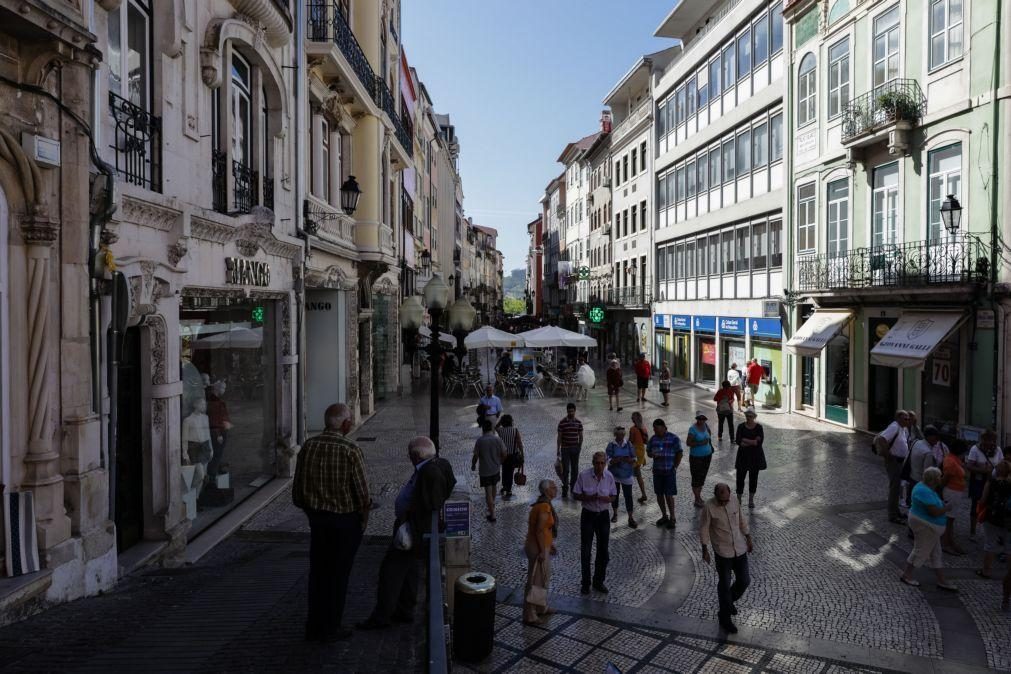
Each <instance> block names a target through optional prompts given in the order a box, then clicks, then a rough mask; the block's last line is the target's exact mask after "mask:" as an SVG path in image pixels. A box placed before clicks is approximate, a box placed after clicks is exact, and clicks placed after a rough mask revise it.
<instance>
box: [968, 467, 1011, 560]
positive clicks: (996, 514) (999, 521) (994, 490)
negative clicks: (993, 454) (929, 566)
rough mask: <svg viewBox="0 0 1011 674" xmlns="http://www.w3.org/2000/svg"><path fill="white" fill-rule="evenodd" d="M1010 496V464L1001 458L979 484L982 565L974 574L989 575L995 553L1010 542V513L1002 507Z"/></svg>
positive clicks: (1004, 550)
mask: <svg viewBox="0 0 1011 674" xmlns="http://www.w3.org/2000/svg"><path fill="white" fill-rule="evenodd" d="M1009 499H1011V463H1009V462H1007V461H1001V462H1000V463H998V464H997V467H996V468H995V469H994V474H993V475H992V476H991V477H990V479H989V480H987V483H986V485H985V486H984V487H983V494H982V502H983V505H984V507H985V508H986V516H985V517H984V519H983V568H982V570H980V571H977V572H976V575H977V576H980V577H982V578H990V577H991V576H990V572H991V570H992V569H993V562H994V559H995V558H996V557H997V555H999V554H1001V553H1002V552H1004V553H1006V552H1007V549H1008V547H1009V545H1008V543H1009V542H1011V512H1008V511H1007V510H1006V508H1005V506H1006V505H1007V503H1008V500H1009Z"/></svg>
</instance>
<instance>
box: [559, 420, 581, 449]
mask: <svg viewBox="0 0 1011 674" xmlns="http://www.w3.org/2000/svg"><path fill="white" fill-rule="evenodd" d="M582 434H583V422H582V421H580V420H579V419H576V418H575V417H573V418H572V419H570V418H569V417H565V418H564V419H562V420H561V421H559V422H558V439H559V446H560V447H562V448H563V449H581V448H582V446H583V441H582V439H581V436H582Z"/></svg>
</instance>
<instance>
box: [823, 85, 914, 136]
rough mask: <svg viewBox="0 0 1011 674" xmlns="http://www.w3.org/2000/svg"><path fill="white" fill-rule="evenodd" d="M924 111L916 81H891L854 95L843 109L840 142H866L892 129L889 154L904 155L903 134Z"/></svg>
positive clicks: (904, 134)
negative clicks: (855, 96)
mask: <svg viewBox="0 0 1011 674" xmlns="http://www.w3.org/2000/svg"><path fill="white" fill-rule="evenodd" d="M926 112H927V99H926V97H924V95H923V91H921V90H920V85H919V84H918V83H917V81H916V80H892V81H890V82H886V83H885V84H882V85H881V86H878V87H875V88H874V89H872V90H870V91H868V92H867V93H865V94H863V95H861V96H858V97H857V98H854V99H853V100H852V101H850V102H849V104H847V106H846V107H845V109H844V110H843V123H842V137H841V140H842V144H843V145H845V146H847V147H852V146H858V145H869V144H871V143H875V142H877V141H878V140H880V139H881V137H883V132H885V131H888V130H894V132H895V133H894V134H892V136H891V137H890V138H889V142H888V144H889V152H890V153H891V154H900V153H902V154H908V153H907V152H906V150H907V149H908V138H906V137H905V136H906V133H905V132H908V131H909V130H910V129H912V127H913V125H915V124H916V123H917V122H918V121H919V120H920V118H921V117H922V116H923V115H924V114H925V113H926Z"/></svg>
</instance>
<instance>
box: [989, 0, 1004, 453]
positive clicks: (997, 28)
mask: <svg viewBox="0 0 1011 674" xmlns="http://www.w3.org/2000/svg"><path fill="white" fill-rule="evenodd" d="M1003 8H1004V0H997V15H996V17H995V19H994V40H995V42H996V43H997V53H996V54H995V56H994V59H993V82H992V83H991V85H990V87H991V88H990V91H991V93H990V96H991V98H990V105H991V107H992V109H993V133H992V134H991V138H992V140H991V143H992V147H991V152H992V155H991V162H990V164H991V166H992V167H993V170H992V173H991V175H990V304H991V306H992V307H993V308H994V310H995V313H994V317H995V318H996V315H997V314H996V307H997V302H996V298H995V297H994V291H995V289H996V286H997V278H998V275H997V261H998V260H999V259H1000V258H1001V257H1003V256H998V255H997V246H998V245H1001V244H1000V234H999V232H998V229H997V228H998V223H997V213H998V209H999V207H1000V198H999V196H998V195H999V192H998V190H997V184H998V183H997V178H998V169H997V164H998V163H999V161H1000V154H999V152H1000V77H1001V74H1000V73H1001V69H1000V65H1001V63H1000V62H1001V59H1002V58H1004V54H1002V53H1001V43H1002V38H1001V19H1002V18H1003V17H1002V15H1003V11H1002V10H1003ZM1005 42H1006V41H1005ZM997 325H1001V326H1002V327H1006V326H1004V323H1003V322H1001V323H1000V324H998V323H996V322H995V323H994V330H995V332H994V339H993V358H994V361H995V362H998V363H1001V361H1000V360H999V357H1000V341H1001V340H1000V336H1001V335H1003V334H1006V333H1005V331H1003V330H1002V331H1001V333H1000V334H998V333H997V332H996V327H997ZM1003 368H1004V364H1003V363H1001V369H1003ZM999 386H1000V379H999V378H997V377H995V378H994V381H993V401H992V403H991V404H992V407H991V411H990V417H991V421H992V423H993V427H994V428H997V426H998V421H999V418H998V414H1000V415H1001V417H1003V411H1004V405H1003V400H1002V402H1001V408H1000V410H998V409H997V397H998V387H999ZM998 437H999V436H998Z"/></svg>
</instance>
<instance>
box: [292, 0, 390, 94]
mask: <svg viewBox="0 0 1011 674" xmlns="http://www.w3.org/2000/svg"><path fill="white" fill-rule="evenodd" d="M306 11H307V14H308V17H309V18H308V22H309V26H308V32H309V35H308V37H309V39H310V40H311V41H313V42H326V41H327V40H331V41H333V43H334V44H335V45H337V48H338V49H339V50H340V52H341V54H343V55H344V58H346V59H347V61H348V64H349V65H350V66H351V69H352V70H354V71H355V74H356V75H357V76H358V79H359V81H361V83H362V86H364V87H365V89H366V91H368V93H369V96H371V97H372V98H375V97H376V74H375V72H374V71H373V70H372V66H371V65H369V60H368V58H366V57H365V52H364V51H363V50H362V47H361V45H360V44H358V39H357V38H356V37H355V34H354V32H353V31H352V30H351V27H350V26H349V25H348V22H347V19H346V18H345V16H344V11H343V10H342V9H341V7H340V3H337V2H322V1H320V0H309V2H308V3H307V5H306Z"/></svg>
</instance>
